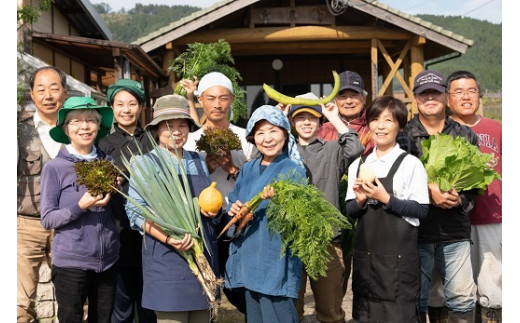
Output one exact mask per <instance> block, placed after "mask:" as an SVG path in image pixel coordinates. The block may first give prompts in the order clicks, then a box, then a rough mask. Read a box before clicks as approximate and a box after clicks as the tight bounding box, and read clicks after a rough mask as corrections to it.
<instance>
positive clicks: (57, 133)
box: [49, 96, 114, 144]
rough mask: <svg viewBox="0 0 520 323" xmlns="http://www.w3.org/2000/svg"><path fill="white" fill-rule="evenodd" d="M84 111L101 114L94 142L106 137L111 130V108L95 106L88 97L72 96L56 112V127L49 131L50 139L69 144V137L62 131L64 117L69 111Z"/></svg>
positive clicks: (92, 100)
mask: <svg viewBox="0 0 520 323" xmlns="http://www.w3.org/2000/svg"><path fill="white" fill-rule="evenodd" d="M85 109H96V110H97V111H98V112H99V114H101V124H100V125H99V131H98V134H97V136H96V140H95V142H97V141H98V140H99V139H101V138H103V137H105V136H106V135H108V134H109V133H110V129H111V128H112V121H113V120H114V112H113V111H112V108H111V107H107V106H99V105H96V101H94V99H92V98H90V97H86V96H82V97H79V96H73V97H70V98H68V99H67V101H65V104H64V105H63V107H62V108H61V109H59V110H58V122H56V126H55V127H53V128H52V129H51V130H50V131H49V134H50V136H51V138H52V139H54V141H56V142H61V143H64V144H68V143H70V140H69V137H67V135H66V134H65V131H63V124H64V123H65V117H66V116H67V113H68V112H69V111H72V110H85Z"/></svg>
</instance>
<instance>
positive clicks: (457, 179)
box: [421, 133, 501, 192]
mask: <svg viewBox="0 0 520 323" xmlns="http://www.w3.org/2000/svg"><path fill="white" fill-rule="evenodd" d="M421 145H422V149H423V155H422V157H421V161H422V163H423V165H424V167H425V168H426V173H427V174H428V183H434V184H437V185H439V188H440V189H441V190H443V191H449V190H450V189H452V188H454V189H455V190H456V191H457V192H460V191H467V190H471V189H475V188H477V189H479V190H482V191H483V190H485V189H486V188H487V186H488V185H489V184H490V183H491V182H492V181H493V180H495V179H501V177H500V175H499V174H498V173H497V172H496V171H495V170H494V169H493V167H494V166H495V163H496V161H495V160H494V157H493V155H492V154H486V153H482V152H481V151H480V150H479V148H478V147H477V146H475V145H472V144H471V143H470V142H468V141H467V140H466V138H464V137H456V138H453V137H452V136H450V135H447V134H443V133H439V134H437V135H432V136H430V138H428V139H426V140H423V141H422V142H421Z"/></svg>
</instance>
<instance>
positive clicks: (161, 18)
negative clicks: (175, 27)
mask: <svg viewBox="0 0 520 323" xmlns="http://www.w3.org/2000/svg"><path fill="white" fill-rule="evenodd" d="M94 8H96V10H97V11H98V13H99V14H100V16H101V19H103V21H104V22H105V24H106V25H107V27H108V29H110V32H112V40H114V41H121V42H125V43H131V42H133V41H134V40H136V39H138V38H140V37H143V36H146V35H148V34H150V33H152V32H154V31H157V30H158V29H159V28H161V27H164V26H168V25H169V24H171V23H172V22H175V21H177V20H179V19H181V18H183V17H186V16H189V15H190V14H192V13H193V12H196V11H199V10H200V9H201V8H199V7H192V6H179V5H175V6H166V5H153V4H150V5H143V4H140V3H137V4H136V5H135V7H134V8H133V9H130V10H128V11H126V12H125V11H124V10H123V9H122V10H120V11H119V12H113V11H112V9H111V8H110V5H108V4H106V3H103V2H102V3H99V4H94Z"/></svg>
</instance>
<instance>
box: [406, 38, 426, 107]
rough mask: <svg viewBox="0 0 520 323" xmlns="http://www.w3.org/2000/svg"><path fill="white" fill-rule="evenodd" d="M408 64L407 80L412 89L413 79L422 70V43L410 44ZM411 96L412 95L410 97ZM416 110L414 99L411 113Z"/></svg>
mask: <svg viewBox="0 0 520 323" xmlns="http://www.w3.org/2000/svg"><path fill="white" fill-rule="evenodd" d="M410 66H411V68H410V79H409V80H408V84H410V88H411V89H413V80H414V78H415V76H416V75H417V74H419V72H421V71H422V70H424V45H419V46H415V45H414V46H412V48H411V50H410ZM412 97H413V95H412V96H411V97H410V98H412ZM417 112H418V111H417V105H416V104H415V100H412V115H414V114H416V113H417Z"/></svg>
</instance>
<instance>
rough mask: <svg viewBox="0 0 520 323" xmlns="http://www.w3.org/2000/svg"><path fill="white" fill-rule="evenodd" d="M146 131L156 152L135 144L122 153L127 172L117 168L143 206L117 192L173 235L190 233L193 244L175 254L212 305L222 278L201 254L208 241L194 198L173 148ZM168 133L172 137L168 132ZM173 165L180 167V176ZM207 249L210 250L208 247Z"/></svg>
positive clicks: (213, 306) (179, 236)
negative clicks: (169, 148) (147, 151)
mask: <svg viewBox="0 0 520 323" xmlns="http://www.w3.org/2000/svg"><path fill="white" fill-rule="evenodd" d="M147 135H148V137H149V139H150V142H151V143H152V145H153V149H154V152H156V153H157V154H152V153H149V154H148V155H146V156H145V155H144V154H143V152H142V151H141V149H140V147H139V146H138V148H139V152H138V153H137V154H135V153H133V152H132V151H130V157H129V158H127V157H126V156H124V155H123V156H122V159H123V164H124V166H125V168H126V169H127V170H128V175H127V174H126V173H125V172H123V171H122V170H121V169H119V172H120V173H121V175H122V176H124V177H125V178H126V179H127V180H128V181H129V182H130V183H131V185H132V188H133V189H135V190H136V192H137V193H138V194H139V195H140V196H141V198H142V199H143V200H144V201H145V202H146V206H143V205H141V204H140V203H139V202H138V201H136V200H134V199H132V198H131V197H130V196H128V194H125V193H123V192H121V191H120V190H118V192H119V193H121V194H122V195H123V196H124V197H125V198H126V199H127V203H131V205H132V206H133V207H134V209H135V210H136V212H137V213H138V214H140V215H141V216H142V217H143V218H145V219H147V220H150V221H151V222H153V223H155V224H157V225H158V226H159V227H160V228H161V229H162V230H164V232H166V233H167V234H169V235H171V236H172V237H174V238H175V239H178V240H181V239H182V238H183V237H184V234H186V233H189V234H190V235H191V236H192V238H193V240H194V245H193V247H192V248H191V249H190V250H187V251H183V252H179V254H180V255H182V256H183V257H184V258H185V259H186V261H187V262H188V265H189V267H190V269H191V271H192V272H193V274H194V275H195V276H196V277H197V280H198V281H199V283H200V284H201V286H202V288H203V290H204V291H205V293H206V296H207V297H208V301H209V303H210V306H211V308H213V309H215V308H216V305H217V295H218V293H219V290H220V287H221V286H222V284H223V280H222V279H221V278H217V277H216V276H215V274H214V272H213V270H212V268H211V266H210V265H209V263H208V261H207V259H206V256H205V255H204V247H206V248H208V245H207V243H206V241H205V238H204V234H203V232H202V230H203V226H202V222H201V221H202V220H201V217H200V209H199V205H198V199H197V197H196V196H195V197H194V196H192V194H191V190H190V189H189V182H188V178H187V176H186V170H185V168H184V165H183V163H182V158H181V156H180V155H179V152H178V151H177V149H175V156H173V155H172V154H171V153H170V152H169V151H167V150H165V149H163V148H161V147H160V146H159V144H157V142H156V141H155V140H154V139H153V138H152V136H151V134H150V133H149V132H148V131H147ZM170 136H171V137H173V136H172V134H171V132H170ZM176 165H178V167H179V170H180V177H181V178H180V179H179V172H177V170H176ZM185 187H186V189H184V188H185ZM145 225H146V224H145ZM208 252H210V249H209V248H208Z"/></svg>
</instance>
